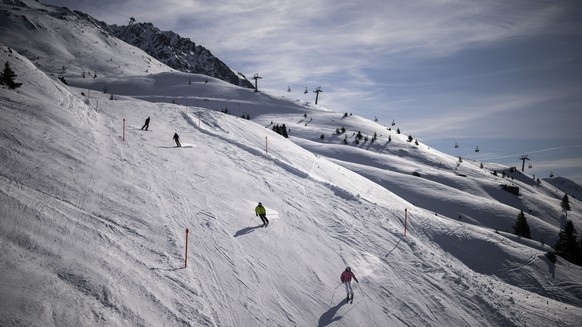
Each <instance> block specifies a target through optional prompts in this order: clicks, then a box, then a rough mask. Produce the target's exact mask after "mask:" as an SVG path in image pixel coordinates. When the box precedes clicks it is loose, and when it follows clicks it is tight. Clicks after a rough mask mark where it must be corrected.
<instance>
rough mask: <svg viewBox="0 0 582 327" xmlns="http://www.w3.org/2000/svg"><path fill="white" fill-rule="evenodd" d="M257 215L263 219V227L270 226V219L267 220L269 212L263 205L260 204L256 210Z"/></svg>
mask: <svg viewBox="0 0 582 327" xmlns="http://www.w3.org/2000/svg"><path fill="white" fill-rule="evenodd" d="M255 214H256V215H257V216H258V217H260V218H261V221H262V222H263V226H267V225H268V224H269V219H267V210H265V207H263V204H262V203H261V202H259V205H257V207H256V208H255Z"/></svg>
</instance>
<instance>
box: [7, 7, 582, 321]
mask: <svg viewBox="0 0 582 327" xmlns="http://www.w3.org/2000/svg"><path fill="white" fill-rule="evenodd" d="M10 2H11V3H12V2H13V1H10ZM4 3H6V0H4ZM14 3H16V2H14ZM27 3H28V4H29V5H30V3H34V2H32V1H27ZM5 13H6V12H4V13H3V14H5ZM10 17H12V18H14V17H16V16H10ZM39 17H43V16H42V15H41V16H39ZM2 22H4V20H2ZM52 22H53V21H52V20H48V19H47V20H46V23H45V24H46V25H43V26H44V29H43V28H42V27H41V26H35V27H34V28H33V27H31V28H29V29H19V30H18V31H17V32H14V33H13V34H11V35H4V36H2V42H6V44H3V45H2V46H1V47H0V62H1V63H4V62H6V61H8V62H9V63H10V65H11V67H12V69H13V70H14V71H15V73H16V75H17V78H16V80H17V82H23V85H22V87H20V88H18V89H16V90H9V89H6V88H0V110H1V111H0V112H1V118H2V119H0V158H1V162H2V165H1V170H0V213H1V215H0V216H1V219H2V220H1V222H0V247H1V250H2V253H3V254H2V256H1V257H0V258H1V259H0V260H1V262H0V276H1V279H0V281H1V282H0V325H1V326H577V325H579V322H580V321H581V319H582V274H581V272H582V268H581V267H577V266H574V265H571V264H569V263H568V262H566V261H564V260H562V259H561V258H558V260H557V261H556V264H552V263H551V262H550V261H549V260H548V259H547V258H546V256H545V253H546V252H548V251H551V247H550V246H549V245H553V244H554V242H555V241H556V239H557V235H558V232H559V230H560V228H561V227H563V224H564V223H565V217H564V216H563V214H562V213H561V212H560V200H561V198H562V196H563V193H562V192H561V191H557V189H556V187H554V186H552V185H549V184H548V183H546V182H545V181H543V182H541V183H539V184H538V183H537V182H536V181H535V180H534V179H533V178H532V177H531V176H528V175H525V174H522V173H519V172H514V173H510V172H509V167H502V166H500V165H497V164H495V163H483V164H484V168H481V167H480V164H481V163H478V162H471V161H469V160H463V162H459V160H458V158H456V157H452V156H449V155H447V154H444V153H440V152H438V151H435V150H434V149H431V148H430V145H427V144H422V143H420V144H419V145H415V144H414V141H413V142H407V138H408V134H406V131H405V130H403V131H402V134H398V133H396V131H395V130H396V128H398V126H383V125H380V124H378V123H376V122H372V121H369V120H366V119H363V118H361V117H357V116H347V117H344V115H343V114H342V113H336V112H333V111H331V110H327V109H324V108H321V107H315V106H312V105H309V104H303V103H299V102H297V101H293V99H285V98H274V97H272V96H269V95H266V94H262V93H254V92H253V91H252V90H249V89H245V88H241V87H237V86H233V85H231V84H229V83H226V82H224V81H221V80H217V79H213V78H208V83H206V77H205V76H203V75H196V74H187V73H180V72H177V71H173V70H172V69H170V68H168V67H166V66H165V65H163V64H161V63H158V62H155V61H152V60H151V59H147V60H145V61H143V62H140V59H138V58H142V59H143V58H149V56H147V55H145V54H144V53H143V52H141V51H140V50H138V49H136V48H133V47H131V46H129V45H126V44H125V43H119V44H117V46H105V47H97V46H96V45H97V44H99V45H103V43H100V42H104V40H108V42H113V43H114V42H115V41H114V40H115V39H109V37H105V36H104V34H102V33H101V32H100V31H98V30H94V29H88V28H87V29H83V28H78V27H77V26H76V25H75V23H74V22H71V25H70V26H69V27H68V28H65V27H63V26H61V27H60V28H62V29H61V30H60V32H58V33H47V34H42V33H43V32H42V31H43V30H52V31H54V30H55V28H56V27H55V26H52V25H51V24H53V23H52ZM80 31H84V32H80ZM39 33H40V34H41V35H44V36H45V37H47V38H49V37H50V38H51V39H50V43H51V46H50V47H48V46H46V44H44V43H42V42H40V41H38V40H40V39H38V38H37V37H38V36H37V35H38V34H39ZM68 33H82V34H83V35H82V36H83V37H81V35H77V36H75V39H76V40H85V41H84V42H83V43H79V44H77V45H75V46H76V48H77V49H79V50H78V51H85V50H82V49H91V51H89V52H87V53H85V55H83V56H77V55H70V51H71V49H73V48H72V46H71V44H69V43H67V41H66V39H67V35H69V34H68ZM24 40H37V41H38V42H39V43H38V44H36V43H33V44H30V43H28V45H27V43H26V42H25V41H24ZM47 40H48V39H47ZM35 42H36V41H35ZM95 42H97V43H95ZM113 43H112V44H113ZM23 44H24V45H23ZM17 45H18V47H17ZM9 47H10V48H9ZM99 48H102V49H106V50H103V51H101V50H99V51H98V49H99ZM15 49H17V50H18V51H16V50H15ZM54 49H60V50H61V51H58V52H54V51H55V50H54ZM49 50H50V51H52V52H51V55H50V56H47V55H46V53H48V51H49ZM45 52H46V53H45ZM113 52H115V58H116V59H115V61H116V62H124V63H126V64H123V65H121V66H123V70H124V73H123V74H116V73H115V72H117V70H119V69H120V68H119V67H116V66H115V65H109V64H108V60H109V58H110V55H111V54H112V53H113ZM134 52H135V53H134ZM32 53H35V54H36V55H32V56H30V54H32ZM69 55H70V56H69ZM37 56H39V57H41V58H38V57H37ZM26 57H28V58H32V60H29V59H27V58H26ZM35 58H38V59H35ZM61 63H68V64H67V65H68V66H67V67H71V68H70V70H73V69H80V67H90V68H89V69H87V71H93V70H94V69H95V70H97V69H98V73H97V77H96V78H92V77H91V78H88V77H87V76H86V77H85V78H83V77H82V75H81V72H82V71H81V70H84V69H81V70H79V71H78V72H77V71H76V72H75V73H72V72H70V71H68V70H67V72H65V73H64V74H63V76H65V78H66V80H67V82H68V84H69V86H67V85H64V84H63V83H62V82H61V81H59V80H58V79H57V78H56V76H52V75H51V73H58V72H56V70H59V66H61ZM97 67H98V68H97ZM104 89H107V90H108V91H109V92H110V93H103V92H102V91H103V90H104ZM111 98H113V99H114V100H111ZM225 109H227V111H228V112H229V113H230V114H224V113H222V112H221V111H223V110H225ZM242 115H248V116H249V117H250V120H246V119H243V118H240V117H241V116H242ZM148 116H149V117H151V123H150V127H149V130H148V131H145V130H141V129H140V128H141V127H142V125H143V123H144V120H145V118H146V117H148ZM276 124H279V125H280V124H285V125H286V127H287V128H288V129H289V130H290V131H289V135H290V137H289V139H285V138H283V137H282V136H280V135H278V134H276V133H274V132H273V131H272V127H273V125H276ZM342 127H343V128H345V129H346V132H345V133H341V134H336V130H337V129H341V128H342ZM389 129H390V130H389ZM358 131H361V133H362V134H364V135H365V136H368V137H369V139H370V138H372V137H373V135H374V133H376V134H377V139H376V140H375V141H374V142H371V141H370V140H368V141H366V142H364V141H363V140H362V141H361V142H360V143H359V144H356V143H355V135H356V133H357V132H358ZM174 133H178V134H179V135H180V140H181V142H182V145H183V147H182V148H176V147H175V146H174V144H173V141H172V135H173V134H174ZM322 134H323V136H324V137H323V139H322V138H321V135H322ZM346 135H347V143H348V144H344V142H343V140H344V139H345V138H346ZM494 170H495V171H497V172H498V174H497V176H494V175H493V174H492V172H493V171H494ZM412 173H416V175H419V176H414V175H413V174H412ZM503 173H506V174H507V176H509V177H503ZM504 184H505V185H509V186H517V187H519V195H518V196H516V195H514V194H512V193H509V192H507V191H505V190H503V189H502V188H501V185H504ZM259 201H261V202H262V203H263V204H264V205H265V206H266V208H267V217H268V218H269V219H270V220H271V224H270V225H269V226H268V227H266V228H262V227H261V226H260V220H259V218H258V217H256V216H255V214H254V208H255V206H256V204H257V203H258V202H259ZM571 205H572V209H573V210H572V211H571V212H569V213H568V219H572V221H573V222H574V223H575V224H576V226H578V229H580V226H582V215H581V214H580V212H581V210H582V206H581V205H580V202H579V201H578V200H576V199H575V198H572V199H571ZM405 210H407V227H408V228H407V231H406V237H403V233H404V219H405ZM520 210H524V212H525V213H526V216H527V219H528V223H529V225H530V227H531V229H532V240H528V239H521V238H519V237H516V236H514V235H512V233H511V232H512V231H513V228H512V226H513V224H515V219H516V216H517V214H518V213H519V211H520ZM186 229H188V231H189V234H188V235H189V237H188V242H189V243H188V245H189V246H188V251H189V252H188V265H187V268H184V257H185V245H186ZM541 239H543V240H544V242H543V243H542V242H540V240H541ZM347 265H350V266H351V267H352V268H353V270H354V272H355V274H356V276H357V277H358V279H359V281H360V283H359V284H356V285H355V293H356V295H355V300H354V302H353V303H352V304H349V303H348V304H346V303H345V291H344V289H343V286H341V285H340V282H339V275H340V273H341V272H342V271H343V269H344V268H345V267H346V266H347Z"/></svg>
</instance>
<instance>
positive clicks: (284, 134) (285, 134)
mask: <svg viewBox="0 0 582 327" xmlns="http://www.w3.org/2000/svg"><path fill="white" fill-rule="evenodd" d="M281 135H283V137H284V138H288V137H289V134H287V126H285V124H283V125H282V126H281Z"/></svg>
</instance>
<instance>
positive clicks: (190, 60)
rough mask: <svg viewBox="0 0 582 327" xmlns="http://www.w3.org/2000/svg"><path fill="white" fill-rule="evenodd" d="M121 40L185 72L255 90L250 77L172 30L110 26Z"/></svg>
mask: <svg viewBox="0 0 582 327" xmlns="http://www.w3.org/2000/svg"><path fill="white" fill-rule="evenodd" d="M108 27H109V28H110V29H111V30H112V31H113V34H114V35H115V36H116V37H118V38H119V39H121V40H123V41H125V42H127V43H129V44H131V45H134V46H136V47H138V48H140V49H142V50H144V51H145V52H147V53H148V54H149V55H151V56H152V57H154V58H156V59H158V60H160V61H161V62H163V63H165V64H166V65H168V66H170V67H172V68H174V69H176V70H179V71H181V72H188V73H197V74H204V75H208V76H212V77H216V78H218V79H221V80H223V81H227V82H229V83H231V84H234V85H239V86H243V87H247V88H252V87H253V85H252V84H251V82H249V80H247V79H246V77H245V76H244V75H242V74H240V73H236V72H234V71H233V70H231V69H230V68H229V67H228V66H227V65H226V64H225V63H224V62H222V61H221V60H220V59H218V58H216V57H215V56H214V55H212V53H211V52H210V51H209V50H208V49H206V48H204V47H203V46H201V45H196V43H194V42H192V41H191V40H190V39H188V38H183V37H181V36H180V35H178V34H176V33H174V32H172V31H165V32H163V31H160V30H159V29H158V28H157V27H155V26H154V25H153V24H151V23H133V24H131V23H130V24H128V25H125V26H118V25H110V26H108Z"/></svg>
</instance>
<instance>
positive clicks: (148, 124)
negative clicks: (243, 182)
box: [141, 116, 150, 131]
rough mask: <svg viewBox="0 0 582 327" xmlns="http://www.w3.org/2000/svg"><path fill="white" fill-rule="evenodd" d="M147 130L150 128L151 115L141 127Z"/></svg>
mask: <svg viewBox="0 0 582 327" xmlns="http://www.w3.org/2000/svg"><path fill="white" fill-rule="evenodd" d="M144 128H145V130H146V131H147V130H148V128H150V117H149V116H148V118H146V121H145V123H144V124H143V126H142V127H141V129H144Z"/></svg>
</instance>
